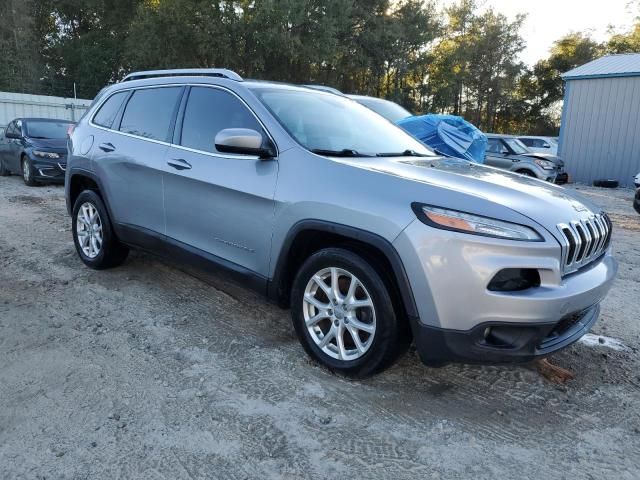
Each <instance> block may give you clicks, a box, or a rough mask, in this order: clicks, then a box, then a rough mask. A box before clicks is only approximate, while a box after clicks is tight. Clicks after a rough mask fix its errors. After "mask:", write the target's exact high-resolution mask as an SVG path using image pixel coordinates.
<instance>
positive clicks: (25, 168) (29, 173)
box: [20, 155, 36, 187]
mask: <svg viewBox="0 0 640 480" xmlns="http://www.w3.org/2000/svg"><path fill="white" fill-rule="evenodd" d="M20 165H21V167H22V179H23V180H24V184H25V185H27V186H28V187H34V186H35V185H36V182H35V180H34V179H33V167H32V166H31V161H30V160H29V157H27V156H26V155H25V156H23V157H22V160H21V161H20Z"/></svg>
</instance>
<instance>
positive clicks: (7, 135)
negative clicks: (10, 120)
mask: <svg viewBox="0 0 640 480" xmlns="http://www.w3.org/2000/svg"><path fill="white" fill-rule="evenodd" d="M4 136H5V137H6V138H20V135H18V134H17V133H15V132H8V131H5V132H4Z"/></svg>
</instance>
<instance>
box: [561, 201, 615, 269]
mask: <svg viewBox="0 0 640 480" xmlns="http://www.w3.org/2000/svg"><path fill="white" fill-rule="evenodd" d="M611 226H612V225H611V220H609V217H608V216H607V215H606V214H604V213H603V214H598V215H594V216H592V217H590V218H588V219H586V220H574V221H572V222H569V223H561V224H559V225H558V230H560V233H561V239H562V265H563V271H564V273H565V274H566V273H571V272H575V271H576V270H578V269H579V268H581V267H583V266H585V265H588V264H589V263H591V262H592V261H593V260H595V259H597V258H599V257H600V256H601V255H602V254H603V253H604V252H605V250H606V249H607V248H608V247H609V242H610V241H611Z"/></svg>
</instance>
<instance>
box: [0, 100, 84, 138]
mask: <svg viewBox="0 0 640 480" xmlns="http://www.w3.org/2000/svg"><path fill="white" fill-rule="evenodd" d="M90 104H91V100H80V99H74V98H62V97H48V96H46V95H28V94H24V93H9V92H0V130H4V128H5V127H6V126H7V124H8V123H9V122H10V121H12V120H13V119H14V118H28V117H37V118H56V119H60V120H72V121H77V120H79V119H80V117H81V116H82V114H83V113H84V112H85V110H86V109H87V108H88V107H89V105H90Z"/></svg>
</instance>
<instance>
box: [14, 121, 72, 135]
mask: <svg viewBox="0 0 640 480" xmlns="http://www.w3.org/2000/svg"><path fill="white" fill-rule="evenodd" d="M25 125H26V128H27V136H28V137H31V138H51V139H64V138H67V131H68V129H69V125H71V123H68V122H47V121H33V120H32V121H29V122H26V123H25Z"/></svg>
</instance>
